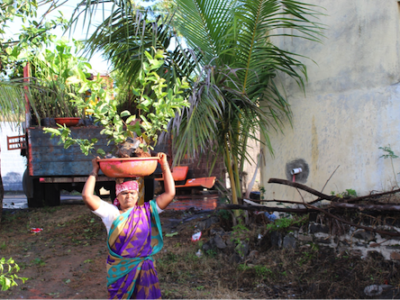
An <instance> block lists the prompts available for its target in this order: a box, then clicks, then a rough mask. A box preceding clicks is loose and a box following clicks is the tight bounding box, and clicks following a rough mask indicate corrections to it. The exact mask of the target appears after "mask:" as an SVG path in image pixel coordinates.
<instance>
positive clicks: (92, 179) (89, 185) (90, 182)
mask: <svg viewBox="0 0 400 300" xmlns="http://www.w3.org/2000/svg"><path fill="white" fill-rule="evenodd" d="M97 159H99V157H96V158H93V159H92V166H93V169H92V172H90V175H89V178H88V179H87V180H86V183H85V186H84V187H83V191H82V198H83V201H84V202H85V204H86V205H87V206H88V207H89V208H90V209H91V210H96V209H98V208H99V207H100V203H101V199H100V197H98V196H96V195H94V187H95V185H96V178H97V174H98V173H99V169H100V167H99V163H98V162H97Z"/></svg>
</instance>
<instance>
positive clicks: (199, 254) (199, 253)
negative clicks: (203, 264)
mask: <svg viewBox="0 0 400 300" xmlns="http://www.w3.org/2000/svg"><path fill="white" fill-rule="evenodd" d="M202 254H203V253H201V250H200V249H199V251H197V252H196V256H197V257H201V255H202Z"/></svg>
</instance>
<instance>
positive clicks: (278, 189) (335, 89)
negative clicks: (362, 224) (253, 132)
mask: <svg viewBox="0 0 400 300" xmlns="http://www.w3.org/2000/svg"><path fill="white" fill-rule="evenodd" d="M307 2H309V3H312V4H316V5H319V6H321V7H323V8H325V10H323V9H319V10H320V11H321V12H323V13H324V14H325V16H321V18H320V22H321V23H323V24H325V26H326V27H327V29H326V30H325V31H324V32H323V33H324V35H325V38H322V42H321V43H313V42H310V41H306V40H300V39H296V38H279V39H275V40H274V42H275V43H277V44H278V45H279V46H281V47H283V48H285V49H287V50H289V51H293V52H297V53H299V54H302V55H305V56H307V57H309V58H312V59H313V60H314V61H315V62H316V63H317V64H316V63H314V62H313V61H311V60H307V59H302V61H303V62H305V63H306V65H307V70H308V76H309V80H308V82H307V84H306V94H304V93H303V92H302V91H301V90H300V89H299V88H298V86H297V84H296V83H295V82H293V81H292V80H291V79H289V78H287V77H285V76H281V78H280V82H281V83H282V84H283V85H284V87H285V91H286V95H287V98H288V101H289V102H290V104H291V107H292V111H293V129H292V128H291V127H290V126H289V124H288V126H286V128H285V130H284V135H282V134H279V133H274V132H271V140H272V144H273V147H274V150H275V158H271V157H270V156H268V155H267V156H266V162H265V164H263V165H262V168H261V182H262V185H264V186H265V188H266V190H267V191H266V198H267V199H271V198H275V199H290V200H300V199H301V198H300V196H299V194H298V192H297V191H296V190H295V189H293V188H289V187H283V186H278V185H272V184H269V185H268V183H267V182H268V179H269V178H271V177H277V178H287V179H292V177H291V176H289V174H288V168H289V167H293V166H296V164H297V165H299V164H300V165H302V166H304V167H305V168H306V169H307V168H308V170H309V174H308V176H305V177H304V178H300V177H299V178H298V179H299V180H300V182H302V183H304V184H306V185H308V186H310V187H312V188H315V189H317V190H321V189H322V187H323V186H324V184H325V183H326V181H327V180H328V178H329V176H330V175H331V174H332V173H333V171H334V170H335V169H336V168H337V167H338V166H340V167H339V168H338V169H337V171H336V173H335V174H334V176H333V177H332V179H331V180H330V181H329V182H328V184H327V186H326V188H325V190H324V192H326V193H330V192H331V191H334V192H336V193H340V192H343V191H345V190H346V189H354V190H356V191H357V193H358V194H359V195H361V194H367V193H368V192H370V191H372V190H388V189H391V188H392V187H393V186H395V185H396V180H398V181H400V177H399V176H398V175H397V174H396V178H394V175H393V172H392V168H391V164H390V160H389V159H386V160H385V159H383V158H380V156H381V155H382V154H384V152H383V151H382V150H379V149H378V148H379V147H383V146H387V145H389V144H390V146H391V148H392V150H393V151H394V152H395V153H397V154H400V84H399V82H400V58H399V55H400V49H399V46H400V43H399V42H400V39H399V34H400V31H399V27H400V26H399V25H400V14H399V3H398V1H396V0H386V1H376V0H352V1H348V0H336V1H330V0H308V1H307ZM264 152H265V153H268V151H267V149H264ZM296 160H297V161H296ZM293 161H295V163H293V164H291V165H290V163H291V162H293ZM394 166H395V169H396V172H400V158H399V159H397V160H394ZM303 175H304V174H303ZM296 180H297V179H296ZM303 194H304V196H305V197H306V199H310V198H311V197H309V196H308V194H307V193H303Z"/></svg>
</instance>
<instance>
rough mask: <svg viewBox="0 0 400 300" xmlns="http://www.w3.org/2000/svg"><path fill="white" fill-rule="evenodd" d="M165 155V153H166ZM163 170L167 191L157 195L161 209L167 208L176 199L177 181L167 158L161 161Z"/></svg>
mask: <svg viewBox="0 0 400 300" xmlns="http://www.w3.org/2000/svg"><path fill="white" fill-rule="evenodd" d="M164 155H165V154H164ZM161 170H162V173H163V177H164V189H165V192H164V193H162V194H161V195H160V196H158V197H157V199H156V201H157V204H158V207H159V208H161V209H165V208H166V207H167V206H168V204H170V203H171V201H172V200H174V197H175V182H174V178H173V177H172V173H171V170H170V168H169V165H168V162H167V161H166V160H163V161H161Z"/></svg>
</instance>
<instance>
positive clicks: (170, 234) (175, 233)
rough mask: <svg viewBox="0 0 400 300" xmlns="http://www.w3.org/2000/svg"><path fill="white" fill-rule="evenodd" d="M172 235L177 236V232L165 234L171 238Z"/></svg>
mask: <svg viewBox="0 0 400 300" xmlns="http://www.w3.org/2000/svg"><path fill="white" fill-rule="evenodd" d="M174 235H178V232H172V233H166V234H165V236H166V237H172V236H174Z"/></svg>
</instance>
